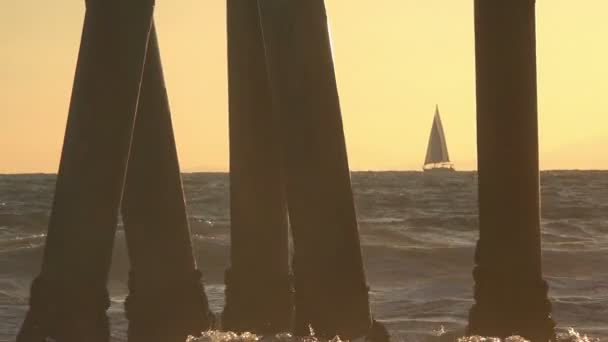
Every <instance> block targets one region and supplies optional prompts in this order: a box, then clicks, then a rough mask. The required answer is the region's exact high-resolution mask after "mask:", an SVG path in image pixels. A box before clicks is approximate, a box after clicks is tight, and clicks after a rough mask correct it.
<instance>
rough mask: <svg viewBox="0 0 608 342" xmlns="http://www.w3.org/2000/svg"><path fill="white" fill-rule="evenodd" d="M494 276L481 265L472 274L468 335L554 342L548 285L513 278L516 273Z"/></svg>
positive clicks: (536, 279) (537, 281) (531, 280)
mask: <svg viewBox="0 0 608 342" xmlns="http://www.w3.org/2000/svg"><path fill="white" fill-rule="evenodd" d="M497 273H498V272H497V270H490V271H489V272H484V271H483V268H482V267H480V266H477V267H476V268H475V270H474V272H473V278H474V279H475V304H474V305H473V307H472V308H471V311H470V312H469V327H468V329H467V334H468V335H480V336H497V337H501V338H505V337H508V336H511V335H514V334H516V335H520V336H524V337H525V338H527V339H529V340H531V341H550V340H555V335H554V334H555V333H554V331H555V323H554V322H553V320H552V319H551V318H550V317H551V314H550V313H551V303H550V302H549V300H548V299H547V298H548V297H547V291H548V286H547V283H546V282H545V281H544V280H543V279H540V278H538V277H528V278H523V277H521V276H517V275H515V276H513V274H517V272H511V273H510V272H505V273H500V274H497Z"/></svg>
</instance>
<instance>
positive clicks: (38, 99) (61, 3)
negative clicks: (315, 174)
mask: <svg viewBox="0 0 608 342" xmlns="http://www.w3.org/2000/svg"><path fill="white" fill-rule="evenodd" d="M537 3H538V4H537V14H538V23H537V25H538V29H537V30H538V37H537V38H538V43H537V44H538V77H539V120H540V142H541V168H543V169H564V168H567V169H573V168H577V169H608V62H607V61H608V21H606V20H605V18H606V13H608V2H607V1H605V0H582V1H572V0H538V1H537ZM326 4H327V7H328V14H329V21H330V25H331V30H332V38H333V48H334V57H335V64H336V72H337V79H338V85H339V91H340V97H341V103H342V109H343V118H344V125H345V131H346V138H347V144H348V151H349V158H350V164H351V168H352V169H353V170H370V169H372V170H387V169H390V170H411V169H414V170H419V169H420V168H421V166H422V165H421V164H422V162H423V158H424V153H425V151H426V144H427V141H428V134H429V130H430V127H431V122H432V119H433V113H434V109H435V104H436V103H437V104H439V107H440V110H441V113H442V119H443V124H444V128H445V130H446V136H447V142H448V147H449V149H450V154H451V157H452V159H453V161H454V162H455V165H456V168H457V169H460V170H463V169H474V168H475V166H476V161H475V154H476V151H475V83H474V80H475V79H474V49H473V44H474V35H473V1H472V0H466V1H464V0H374V1H370V0H326ZM225 6H226V5H225V1H224V0H171V1H169V0H157V9H156V22H157V27H158V31H159V39H160V44H161V52H162V58H163V64H164V68H165V77H166V81H167V87H168V91H169V96H170V101H171V107H172V112H173V120H174V127H175V134H176V139H177V144H178V149H179V154H180V161H181V165H182V169H183V170H184V171H225V170H227V168H228V114H227V80H226V78H227V75H226V73H227V70H226V32H225V31H226V28H225V24H226V19H225ZM83 18H84V1H81V0H78V1H75V0H70V1H68V0H56V1H40V0H18V1H14V0H13V1H2V2H1V3H0V118H1V120H0V173H17V172H19V173H21V172H53V173H54V172H56V171H57V168H58V163H59V157H60V151H61V144H62V139H63V134H64V130H65V123H66V119H67V111H68V105H69V99H70V92H71V87H72V81H73V77H74V69H75V63H76V57H77V53H78V48H79V40H80V33H81V28H82V21H83Z"/></svg>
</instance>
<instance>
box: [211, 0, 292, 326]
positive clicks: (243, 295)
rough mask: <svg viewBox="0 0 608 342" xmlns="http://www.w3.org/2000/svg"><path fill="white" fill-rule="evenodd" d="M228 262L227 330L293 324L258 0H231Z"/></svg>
mask: <svg viewBox="0 0 608 342" xmlns="http://www.w3.org/2000/svg"><path fill="white" fill-rule="evenodd" d="M227 14H228V21H227V23H228V80H229V82H228V85H229V122H230V219H231V226H230V228H231V246H230V250H231V254H230V256H231V259H230V260H231V267H230V269H229V270H227V271H226V307H225V309H224V312H223V315H222V325H223V328H224V329H230V330H234V331H255V332H258V333H278V332H281V331H288V330H289V329H290V327H291V318H292V311H293V303H292V284H291V277H290V272H289V255H288V227H287V208H286V204H285V198H284V185H283V173H282V169H281V160H280V151H281V149H280V142H279V137H280V134H279V133H278V126H277V122H276V115H275V114H274V113H273V108H272V98H271V93H270V84H269V80H268V75H267V71H266V61H265V57H264V44H263V40H262V32H261V28H260V18H259V14H258V6H257V1H242V0H228V1H227Z"/></svg>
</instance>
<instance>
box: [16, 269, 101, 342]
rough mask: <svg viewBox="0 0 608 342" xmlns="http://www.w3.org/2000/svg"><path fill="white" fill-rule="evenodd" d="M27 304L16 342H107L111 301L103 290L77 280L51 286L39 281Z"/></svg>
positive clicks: (98, 286)
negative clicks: (49, 340) (107, 313)
mask: <svg viewBox="0 0 608 342" xmlns="http://www.w3.org/2000/svg"><path fill="white" fill-rule="evenodd" d="M103 285H105V284H103ZM83 289H86V290H85V291H83ZM29 304H30V309H29V312H28V313H27V316H26V318H25V321H24V322H23V325H22V327H21V331H20V332H19V335H18V336H17V342H44V341H48V338H52V339H53V340H55V341H61V342H80V341H84V340H86V341H90V342H108V341H109V340H110V327H109V322H108V317H107V315H106V310H107V309H108V308H109V307H110V299H109V296H108V292H107V290H106V288H105V286H100V284H83V283H80V282H78V281H77V280H75V281H74V282H71V283H69V284H66V283H53V282H52V281H49V280H48V279H44V278H43V277H38V278H36V279H35V280H34V281H33V283H32V287H31V293H30V300H29Z"/></svg>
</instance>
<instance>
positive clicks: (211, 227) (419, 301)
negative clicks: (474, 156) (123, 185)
mask: <svg viewBox="0 0 608 342" xmlns="http://www.w3.org/2000/svg"><path fill="white" fill-rule="evenodd" d="M541 180H542V182H541V183H542V188H541V190H542V196H543V198H542V203H543V208H542V237H543V257H544V260H543V262H544V265H543V267H544V271H545V277H546V279H547V280H548V281H549V283H550V286H551V290H550V296H551V299H552V302H553V307H554V317H555V319H556V321H557V322H558V324H559V325H560V327H561V332H562V335H561V336H562V337H561V341H597V340H598V339H599V338H608V270H606V267H605V265H607V264H608V191H607V190H606V189H608V172H585V171H568V172H547V173H543V174H542V178H541ZM54 182H55V177H54V176H53V175H0V341H1V340H3V339H8V340H10V339H11V338H12V337H13V336H14V334H15V332H16V329H17V328H18V326H19V324H20V321H21V319H22V318H23V315H24V313H25V310H26V303H27V296H28V288H29V282H30V281H31V279H32V277H33V276H34V275H35V274H36V273H37V272H38V269H39V267H40V260H41V257H42V250H43V243H44V238H45V232H46V225H47V222H48V215H49V211H50V204H51V201H52V195H53V187H54ZM352 182H353V189H354V196H355V201H356V205H357V212H358V218H359V224H360V233H361V241H362V246H363V254H364V257H365V265H366V272H367V275H368V279H369V282H370V285H371V287H372V291H371V294H370V296H371V303H372V307H373V311H374V313H375V316H376V317H377V318H379V319H380V320H381V321H383V322H385V323H386V325H387V326H388V328H389V330H390V331H391V333H392V335H393V336H395V337H396V340H397V341H401V340H404V341H427V340H429V339H430V340H432V339H433V338H435V340H437V338H439V337H438V336H437V332H441V331H444V332H446V334H448V335H449V336H452V337H454V338H455V337H456V335H454V334H455V332H458V331H462V329H463V327H464V325H465V324H466V320H467V314H468V309H469V308H470V306H471V304H472V299H471V298H472V286H473V283H472V279H471V270H472V259H473V252H474V247H475V242H476V239H477V205H476V204H477V196H476V194H477V187H476V178H475V174H474V173H469V172H458V173H456V174H455V175H453V176H449V177H443V178H437V177H428V175H424V174H422V173H418V172H361V173H354V174H353V176H352ZM184 188H185V191H186V197H187V203H188V211H189V215H190V216H189V217H190V225H191V230H192V240H193V247H194V250H195V254H196V258H197V261H198V263H199V265H200V267H201V268H202V269H203V271H204V279H205V281H206V285H207V291H208V295H209V298H210V301H211V305H212V307H213V309H214V310H215V311H220V310H221V308H222V306H223V273H224V270H225V269H226V267H227V266H228V263H229V246H230V236H229V227H230V216H229V211H228V210H229V198H228V195H229V184H228V177H227V175H226V174H186V175H184ZM125 247H126V246H125V240H124V235H123V234H122V231H121V230H120V229H119V232H118V234H117V236H116V245H115V248H114V259H113V267H112V271H111V275H110V291H111V294H112V298H113V302H112V307H111V310H110V317H111V318H112V324H113V326H114V327H115V329H114V331H113V334H114V335H113V339H114V340H119V341H120V340H124V339H125V336H124V332H125V327H126V322H125V320H124V313H123V311H122V301H123V300H124V297H125V295H126V284H125V280H126V274H127V272H128V267H129V266H128V258H127V253H126V248H125ZM568 327H573V328H574V329H575V330H571V331H569V330H567V328H568ZM577 331H578V332H580V333H577ZM450 334H451V335H450ZM577 334H578V335H577ZM585 334H586V335H588V336H593V338H595V340H594V339H593V338H591V337H585ZM440 335H445V334H440ZM446 336H447V335H446ZM240 338H242V339H243V340H248V339H250V338H257V337H254V336H245V337H240ZM290 338H291V337H289V336H286V335H282V336H280V337H279V338H278V339H279V340H285V339H290ZM309 338H310V337H309ZM444 338H445V336H444ZM227 339H230V340H235V339H237V337H235V336H234V335H230V334H226V333H219V332H210V333H208V334H207V335H205V336H204V337H203V338H202V340H204V341H220V340H221V341H225V340H227ZM462 341H463V342H473V341H484V340H483V339H480V338H478V339H469V340H462ZM485 341H490V340H488V339H486V340H485ZM511 341H519V340H517V339H512V340H511Z"/></svg>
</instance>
